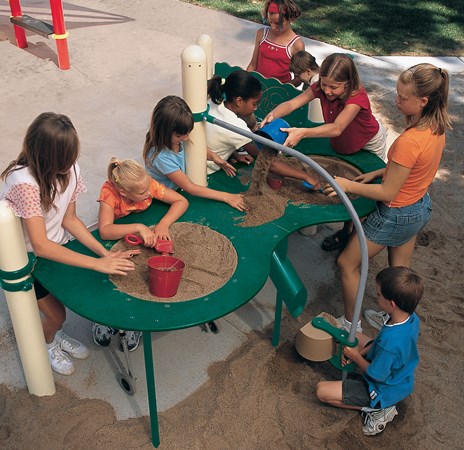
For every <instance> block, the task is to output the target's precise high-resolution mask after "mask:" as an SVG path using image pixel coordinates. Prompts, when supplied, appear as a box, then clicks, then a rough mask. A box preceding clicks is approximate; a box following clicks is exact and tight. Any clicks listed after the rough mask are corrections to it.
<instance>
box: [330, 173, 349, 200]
mask: <svg viewBox="0 0 464 450" xmlns="http://www.w3.org/2000/svg"><path fill="white" fill-rule="evenodd" d="M334 179H335V181H336V182H337V184H338V185H339V186H340V187H341V189H342V190H343V192H346V193H348V186H349V183H352V181H350V180H348V179H346V178H343V177H337V176H334ZM324 194H325V195H327V196H328V197H335V196H336V195H337V193H336V192H335V191H334V188H333V187H332V186H330V184H326V185H325V186H324Z"/></svg>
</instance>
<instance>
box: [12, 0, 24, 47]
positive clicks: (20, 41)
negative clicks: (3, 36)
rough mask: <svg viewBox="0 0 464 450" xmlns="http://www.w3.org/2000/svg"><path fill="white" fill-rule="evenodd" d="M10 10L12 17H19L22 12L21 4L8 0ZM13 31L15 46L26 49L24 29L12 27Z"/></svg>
mask: <svg viewBox="0 0 464 450" xmlns="http://www.w3.org/2000/svg"><path fill="white" fill-rule="evenodd" d="M10 10H11V15H12V17H21V16H22V15H23V12H22V11H21V4H20V3H19V0H10ZM13 29H14V32H15V37H16V45H17V46H18V47H19V48H26V47H27V39H26V31H25V30H24V28H21V27H18V26H17V25H13Z"/></svg>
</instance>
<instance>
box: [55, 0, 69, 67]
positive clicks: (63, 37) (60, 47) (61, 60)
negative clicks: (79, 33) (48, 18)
mask: <svg viewBox="0 0 464 450" xmlns="http://www.w3.org/2000/svg"><path fill="white" fill-rule="evenodd" d="M50 8H51V11H52V21H53V35H52V37H53V39H55V40H56V49H57V52H58V66H59V68H60V69H62V70H67V69H69V68H70V66H71V65H70V63H69V53H68V43H67V37H68V33H67V32H66V26H65V24H64V14H63V6H62V4H61V0H50Z"/></svg>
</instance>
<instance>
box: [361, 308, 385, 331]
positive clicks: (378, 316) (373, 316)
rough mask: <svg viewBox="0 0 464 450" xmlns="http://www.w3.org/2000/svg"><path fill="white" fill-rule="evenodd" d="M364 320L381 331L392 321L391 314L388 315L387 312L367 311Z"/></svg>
mask: <svg viewBox="0 0 464 450" xmlns="http://www.w3.org/2000/svg"><path fill="white" fill-rule="evenodd" d="M364 318H365V319H366V322H367V323H368V324H369V325H370V326H371V327H374V328H376V329H377V330H380V329H381V328H382V327H383V326H384V325H385V324H386V323H387V322H388V320H389V319H390V314H388V313H386V312H385V311H375V310H373V309H366V310H365V311H364Z"/></svg>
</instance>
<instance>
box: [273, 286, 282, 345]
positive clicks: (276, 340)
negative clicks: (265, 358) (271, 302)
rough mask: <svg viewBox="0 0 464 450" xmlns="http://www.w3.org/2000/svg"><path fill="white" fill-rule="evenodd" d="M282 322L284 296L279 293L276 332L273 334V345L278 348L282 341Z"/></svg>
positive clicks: (276, 309) (275, 320)
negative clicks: (280, 340)
mask: <svg viewBox="0 0 464 450" xmlns="http://www.w3.org/2000/svg"><path fill="white" fill-rule="evenodd" d="M281 321H282V296H281V295H280V293H279V291H277V296H276V306H275V317H274V332H273V333H272V345H273V346H274V347H277V346H278V345H279V339H280V323H281Z"/></svg>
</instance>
